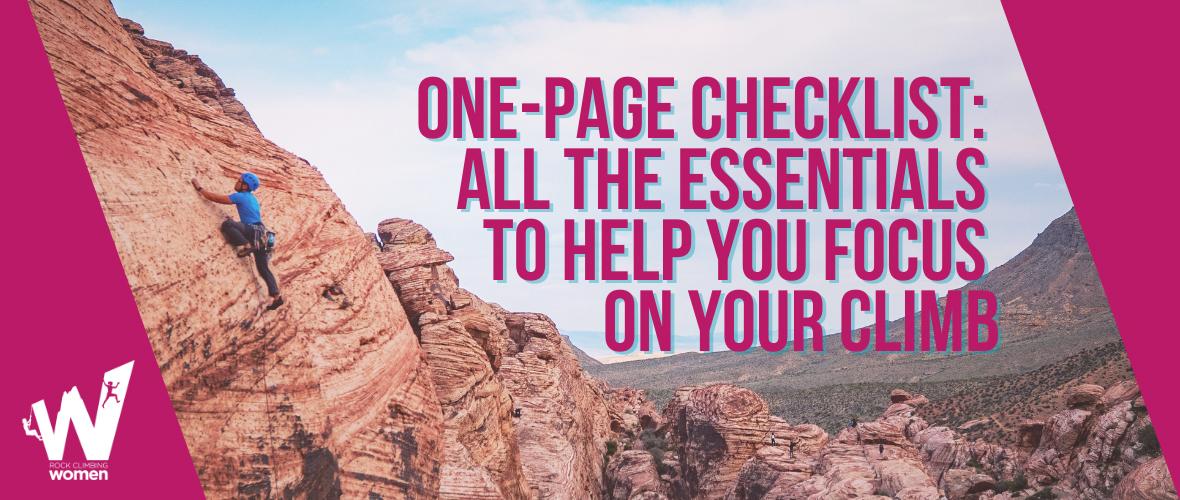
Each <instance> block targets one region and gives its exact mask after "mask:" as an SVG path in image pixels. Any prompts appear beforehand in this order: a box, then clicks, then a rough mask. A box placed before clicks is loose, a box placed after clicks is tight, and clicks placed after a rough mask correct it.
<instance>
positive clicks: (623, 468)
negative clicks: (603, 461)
mask: <svg viewBox="0 0 1180 500" xmlns="http://www.w3.org/2000/svg"><path fill="white" fill-rule="evenodd" d="M606 477H607V484H606V498H607V499H609V500H631V499H633V498H637V497H641V496H642V495H644V494H645V493H655V494H658V495H661V496H664V494H665V488H664V485H663V484H662V483H661V482H660V474H659V472H657V471H656V461H655V458H654V457H652V455H651V453H648V452H646V451H642V450H628V451H624V452H622V453H620V454H618V455H616V456H615V457H614V458H613V459H612V460H611V461H610V464H608V465H607V466H606Z"/></svg>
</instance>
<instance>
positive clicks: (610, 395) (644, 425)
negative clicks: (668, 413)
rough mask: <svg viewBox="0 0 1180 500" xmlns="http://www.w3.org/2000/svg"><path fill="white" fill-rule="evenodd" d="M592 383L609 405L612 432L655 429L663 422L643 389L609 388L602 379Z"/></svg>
mask: <svg viewBox="0 0 1180 500" xmlns="http://www.w3.org/2000/svg"><path fill="white" fill-rule="evenodd" d="M587 377H588V375H587ZM593 383H594V384H595V387H596V388H597V389H598V391H599V392H601V393H602V395H603V397H604V398H605V399H606V402H607V404H609V405H610V407H609V410H610V412H611V418H612V421H615V423H614V425H613V427H614V428H613V429H612V430H613V431H614V432H625V431H626V430H628V429H632V430H634V431H642V430H644V429H657V428H659V427H660V426H661V425H662V424H663V418H662V417H661V416H660V414H659V413H657V412H656V407H655V404H654V403H652V402H651V401H648V400H647V397H646V396H645V395H644V394H643V391H641V390H635V389H632V388H630V387H619V388H611V386H610V384H609V383H607V382H606V381H602V380H594V381H593Z"/></svg>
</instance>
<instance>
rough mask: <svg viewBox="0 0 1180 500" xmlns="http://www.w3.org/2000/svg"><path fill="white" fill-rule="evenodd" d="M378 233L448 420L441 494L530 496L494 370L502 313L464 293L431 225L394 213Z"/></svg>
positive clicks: (507, 402) (507, 401)
mask: <svg viewBox="0 0 1180 500" xmlns="http://www.w3.org/2000/svg"><path fill="white" fill-rule="evenodd" d="M378 237H379V238H380V240H381V244H380V245H378V246H376V247H375V250H377V251H378V252H379V253H378V254H377V258H378V261H380V263H381V265H382V267H383V269H384V270H385V271H386V272H387V273H388V278H389V280H390V282H391V283H392V284H393V288H394V290H396V291H397V294H398V296H399V298H400V300H401V303H402V304H403V305H404V306H405V308H406V314H407V315H408V316H409V318H410V320H411V321H412V322H413V323H414V324H415V325H416V328H415V329H414V330H415V331H416V332H417V335H418V336H419V338H420V339H421V343H422V348H423V349H425V350H426V353H427V360H428V364H429V365H430V367H431V371H432V373H433V378H434V384H435V388H436V389H435V390H436V391H437V393H438V397H439V403H441V404H442V409H443V415H444V416H445V419H446V434H445V438H446V448H447V454H446V461H445V464H444V466H443V469H442V484H441V488H440V493H439V498H447V499H468V498H473V499H476V498H488V499H495V498H506V499H524V498H528V497H529V488H528V484H527V482H526V480H525V477H524V472H523V470H522V469H521V462H520V445H519V441H518V439H517V434H516V428H515V426H514V424H513V412H514V410H515V408H514V404H513V401H512V395H511V394H510V393H509V391H508V389H507V388H506V387H505V386H504V383H503V381H502V380H501V378H500V377H499V376H498V375H497V373H496V372H497V370H499V368H500V361H501V358H502V349H501V347H500V346H501V343H502V340H501V337H502V336H503V333H504V332H505V331H506V330H507V326H506V325H505V324H504V320H503V318H502V314H501V313H500V312H499V311H498V310H497V309H496V308H494V307H492V306H490V305H488V304H485V303H483V302H482V301H480V300H479V299H478V298H475V297H474V296H471V295H469V294H465V292H463V293H460V292H461V289H459V287H458V285H459V283H458V279H457V278H456V277H455V275H454V273H452V272H451V270H450V268H449V267H447V266H446V262H449V261H450V260H452V257H451V255H450V254H449V253H447V252H444V251H442V250H440V249H439V248H438V247H437V246H436V244H435V242H434V237H433V236H432V235H431V234H430V232H429V231H427V230H426V228H424V227H422V226H421V225H418V224H415V223H414V222H413V221H409V220H405V219H390V220H387V221H384V222H382V223H381V224H380V225H379V226H378ZM456 296H462V298H463V300H455V297H456ZM456 306H460V307H456Z"/></svg>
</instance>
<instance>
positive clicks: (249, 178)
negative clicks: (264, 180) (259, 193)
mask: <svg viewBox="0 0 1180 500" xmlns="http://www.w3.org/2000/svg"><path fill="white" fill-rule="evenodd" d="M242 182H245V183H246V187H248V188H250V190H251V191H254V190H256V189H258V184H259V181H258V176H257V175H254V174H252V173H250V172H246V173H244V174H242Z"/></svg>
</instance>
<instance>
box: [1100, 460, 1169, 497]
mask: <svg viewBox="0 0 1180 500" xmlns="http://www.w3.org/2000/svg"><path fill="white" fill-rule="evenodd" d="M1112 498H1113V499H1114V500H1176V498H1177V496H1176V483H1174V482H1172V474H1171V473H1170V472H1168V464H1166V463H1164V457H1159V458H1156V459H1153V460H1151V461H1149V462H1147V463H1145V464H1143V465H1140V466H1139V467H1138V468H1136V469H1135V470H1134V471H1132V472H1131V473H1130V474H1128V475H1127V477H1125V478H1123V480H1122V482H1120V483H1119V485H1118V487H1116V488H1115V489H1114V495H1113V496H1112Z"/></svg>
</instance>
